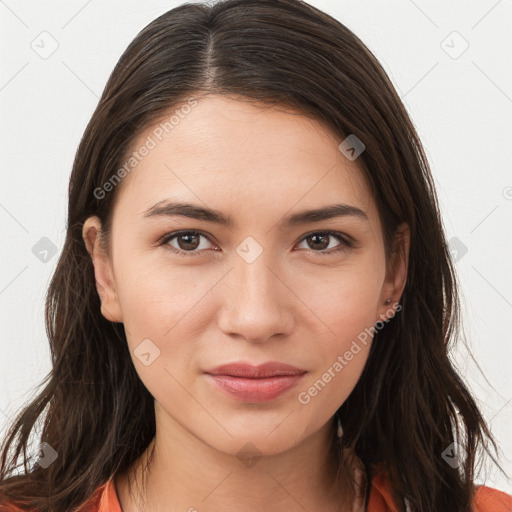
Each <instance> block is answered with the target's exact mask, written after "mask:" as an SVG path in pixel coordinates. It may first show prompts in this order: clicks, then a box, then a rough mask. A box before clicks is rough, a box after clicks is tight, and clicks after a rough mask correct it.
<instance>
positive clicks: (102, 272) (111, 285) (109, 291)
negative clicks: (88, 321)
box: [82, 216, 123, 322]
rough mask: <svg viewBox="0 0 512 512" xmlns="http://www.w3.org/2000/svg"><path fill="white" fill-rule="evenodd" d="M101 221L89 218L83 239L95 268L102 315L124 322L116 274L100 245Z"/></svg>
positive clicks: (85, 223)
mask: <svg viewBox="0 0 512 512" xmlns="http://www.w3.org/2000/svg"><path fill="white" fill-rule="evenodd" d="M100 233H101V221H100V219H99V218H98V217H97V216H94V217H89V218H88V219H87V220H86V221H85V222H84V226H83V229H82V237H83V239H84V243H85V247H86V249H87V252H88V253H89V256H90V257H91V260H92V263H93V267H94V277H95V283H96V290H97V292H98V295H99V297H100V300H101V313H102V315H103V316H104V317H105V318H106V319H107V320H109V321H111V322H122V321H123V320H122V314H121V308H120V305H119V299H118V296H117V290H116V286H115V280H114V274H113V271H112V264H111V260H110V258H109V255H108V254H107V252H106V251H105V249H104V248H103V247H102V246H101V243H100Z"/></svg>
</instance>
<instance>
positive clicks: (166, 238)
mask: <svg viewBox="0 0 512 512" xmlns="http://www.w3.org/2000/svg"><path fill="white" fill-rule="evenodd" d="M180 235H201V236H204V237H205V238H209V237H208V235H206V234H205V233H203V232H202V231H193V230H189V231H187V230H183V231H174V232H172V233H167V234H166V235H164V236H163V237H162V238H160V240H159V241H158V243H157V245H158V246H162V245H165V244H167V243H168V242H170V241H171V240H172V239H174V238H176V237H178V236H180ZM313 235H320V236H332V237H333V238H336V239H337V240H338V241H339V242H341V244H340V245H339V247H337V248H335V249H334V250H332V249H331V250H330V251H327V250H326V249H323V250H322V251H314V250H312V249H311V250H310V252H312V253H317V254H320V255H322V256H325V255H329V254H335V253H339V252H341V251H347V250H348V249H350V248H353V247H354V244H353V243H352V242H351V241H350V240H348V239H347V238H345V236H343V235H342V233H339V232H337V231H312V232H310V233H307V234H306V235H304V236H303V237H302V238H301V239H300V241H299V243H300V242H302V241H303V240H305V239H307V238H310V237H312V236H313ZM168 249H169V250H170V251H172V252H174V253H176V254H179V255H182V256H198V255H200V254H201V252H202V251H183V250H180V249H176V248H175V247H172V246H171V245H169V246H168Z"/></svg>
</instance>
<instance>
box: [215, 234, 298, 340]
mask: <svg viewBox="0 0 512 512" xmlns="http://www.w3.org/2000/svg"><path fill="white" fill-rule="evenodd" d="M249 238H250V237H249ZM277 260H278V258H274V257H273V256H272V255H271V253H270V252H269V251H266V250H263V247H262V246H261V245H260V244H258V242H256V241H255V240H254V239H252V240H244V242H242V243H241V244H240V245H239V246H238V248H237V254H236V255H235V257H234V263H233V266H234V268H233V270H232V271H231V272H230V273H229V274H230V275H229V278H228V281H227V283H226V286H227V288H225V289H224V290H223V294H225V295H224V297H223V308H222V310H223V311H222V315H221V318H222V321H221V328H222V329H223V330H224V331H225V332H227V333H230V334H239V335H241V336H243V337H245V338H248V339H251V340H252V341H258V340H259V341H263V340H265V339H267V338H268V337H270V336H272V335H275V334H278V333H279V334H283V333H285V332H288V331H289V329H290V328H291V313H290V310H289V301H288V300H287V299H286V294H289V293H290V292H289V290H287V288H286V286H285V285H284V284H283V283H282V282H281V280H280V279H279V278H278V277H276V275H279V274H280V272H279V268H278V266H277V264H276V261H277Z"/></svg>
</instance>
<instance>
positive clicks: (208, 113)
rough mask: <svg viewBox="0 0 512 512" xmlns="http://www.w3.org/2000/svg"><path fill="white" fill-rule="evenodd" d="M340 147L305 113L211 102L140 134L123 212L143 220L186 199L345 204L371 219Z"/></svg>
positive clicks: (254, 205)
mask: <svg viewBox="0 0 512 512" xmlns="http://www.w3.org/2000/svg"><path fill="white" fill-rule="evenodd" d="M183 105H187V101H186V100H185V101H184V103H183ZM340 142H341V138H340V137H337V136H336V135H335V134H334V133H333V132H332V131H330V130H329V129H328V128H327V127H325V125H323V124H322V123H319V122H318V121H316V120H313V119H311V118H308V117H306V116H305V115H304V114H302V113H299V112H294V111H283V110H281V109H275V108H269V107H268V106H266V105H259V104H253V103H248V102H246V101H239V100H237V99H236V98H233V97H226V96H219V95H211V96H206V97H204V98H201V99H198V100H197V103H196V104H195V106H192V107H188V108H180V105H177V106H175V107H173V108H172V109H170V111H169V112H168V113H166V115H165V116H163V117H162V119H160V120H158V121H157V122H155V123H154V124H152V125H151V126H149V127H148V128H146V129H145V130H144V131H143V132H142V133H140V134H139V135H138V137H137V138H136V139H135V141H134V143H133V144H132V147H131V151H135V152H137V153H138V154H139V157H138V160H137V164H136V165H135V166H134V167H133V169H132V170H131V171H130V172H129V174H128V175H126V177H124V178H123V181H124V182H123V184H122V187H121V189H122V190H120V191H118V192H119V193H120V197H119V199H118V201H117V202H116V209H121V210H123V215H130V214H133V215H137V216H139V217H141V218H142V216H143V213H144V211H146V210H147V208H148V207H150V206H151V205H153V204H154V203H157V202H158V201H161V200H163V199H166V198H176V199H178V198H180V199H187V200H194V201H195V202H202V203H204V204H207V205H208V206H209V207H212V208H213V207H214V208H216V209H219V210H225V209H226V208H227V207H228V205H231V206H232V207H234V208H237V209H242V210H245V209H252V210H253V211H254V212H256V211H257V209H259V208H264V209H265V207H267V208H266V209H265V211H268V212H270V211H272V210H275V211H276V212H277V209H279V211H280V212H281V214H282V211H283V209H288V210H289V209H290V208H293V207H294V205H297V207H298V208H300V209H303V208H307V207H318V206H319V204H326V203H334V202H340V201H342V202H347V203H351V204H355V203H357V204H358V205H360V206H363V207H364V208H365V209H366V210H370V211H369V214H370V215H372V211H371V210H373V208H374V206H373V201H372V199H371V198H370V196H369V190H368V188H367V186H366V183H365V180H364V177H363V175H362V172H361V170H360V169H359V166H358V164H357V161H350V160H348V159H346V158H345V157H344V156H343V154H342V153H341V152H340V151H339V149H338V145H339V143H340ZM144 146H146V148H149V150H144V151H142V150H143V147H144ZM142 153H144V156H142V157H141V156H140V155H141V154H142ZM239 211H240V210H239Z"/></svg>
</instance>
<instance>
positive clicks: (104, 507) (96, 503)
mask: <svg viewBox="0 0 512 512" xmlns="http://www.w3.org/2000/svg"><path fill="white" fill-rule="evenodd" d="M0 512H32V511H31V509H29V508H19V507H17V506H15V505H14V504H12V503H11V502H10V501H7V500H5V498H4V497H3V496H2V495H0ZM77 512H122V510H121V506H120V504H119V501H118V499H117V493H116V489H115V486H114V482H113V479H112V478H111V479H110V480H108V481H107V482H105V483H104V484H102V485H100V486H99V487H97V488H96V490H95V491H94V493H93V494H92V495H91V496H90V497H89V499H88V500H87V501H86V502H85V503H83V504H82V505H81V506H80V508H79V509H78V510H77Z"/></svg>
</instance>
